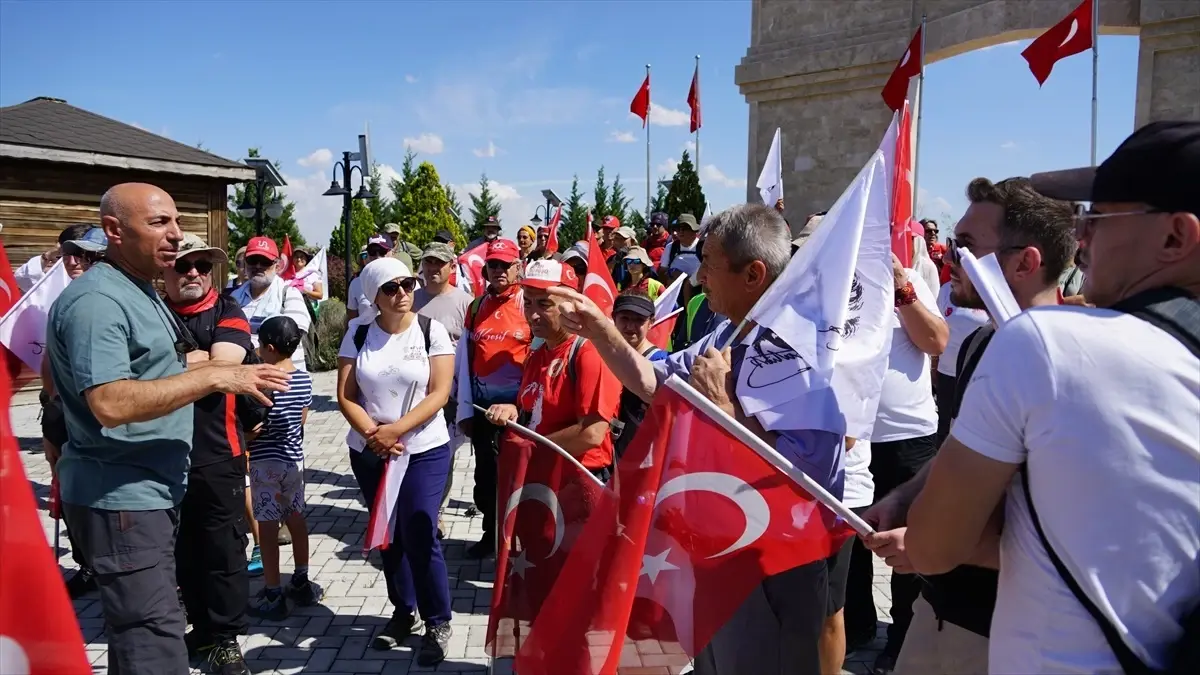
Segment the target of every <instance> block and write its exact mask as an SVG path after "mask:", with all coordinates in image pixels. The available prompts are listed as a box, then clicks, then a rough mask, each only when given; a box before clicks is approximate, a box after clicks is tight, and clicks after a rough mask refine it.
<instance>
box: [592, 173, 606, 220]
mask: <svg viewBox="0 0 1200 675" xmlns="http://www.w3.org/2000/svg"><path fill="white" fill-rule="evenodd" d="M592 204H594V206H592V226H593V227H600V223H602V222H604V216H607V215H608V214H609V211H608V207H609V202H608V186H607V185H605V184H604V167H603V166H601V167H600V170H599V171H597V172H596V188H595V189H594V190H593V191H592Z"/></svg>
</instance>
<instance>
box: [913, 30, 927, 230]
mask: <svg viewBox="0 0 1200 675" xmlns="http://www.w3.org/2000/svg"><path fill="white" fill-rule="evenodd" d="M925 20H926V17H925V15H924V14H922V15H921V74H920V75H918V76H917V132H916V138H915V139H913V149H912V174H913V180H912V190H913V199H912V207H913V217H914V218H915V217H916V216H917V197H918V195H920V194H921V192H920V188H918V187H917V186H918V185H920V182H919V178H920V172H921V162H920V156H921V110H922V109H923V108H924V107H925V97H924V96H922V94H923V93H924V92H923V91H922V90H923V89H924V87H925Z"/></svg>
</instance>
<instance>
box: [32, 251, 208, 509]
mask: <svg viewBox="0 0 1200 675" xmlns="http://www.w3.org/2000/svg"><path fill="white" fill-rule="evenodd" d="M176 338H177V333H176V329H175V324H174V323H173V322H172V321H171V315H170V310H168V309H167V307H166V305H164V304H163V302H162V300H160V299H159V297H158V293H156V292H155V290H154V287H153V286H151V285H150V284H149V283H148V282H145V281H142V280H140V279H135V278H134V277H131V276H129V275H127V274H125V273H124V272H122V271H121V270H118V269H117V268H115V267H113V266H111V265H109V264H108V263H103V262H102V263H97V264H96V265H93V266H92V268H91V269H90V270H88V271H87V272H85V273H84V274H83V275H82V276H80V277H79V278H78V279H76V280H74V281H72V282H71V283H70V285H68V286H67V287H66V289H64V290H63V292H62V294H61V295H59V296H58V299H57V300H56V301H55V302H54V305H53V306H52V307H51V308H50V316H49V318H48V320H47V336H46V341H47V343H48V345H47V348H48V350H49V356H50V375H51V377H53V379H54V386H55V388H56V389H57V391H58V393H59V395H60V396H61V397H62V405H63V413H64V415H65V417H66V424H67V436H68V440H67V442H66V444H64V445H63V448H62V458H61V459H60V460H59V462H58V477H59V481H60V486H61V490H62V499H63V501H64V502H66V503H68V504H76V505H79V506H90V507H92V508H97V509H105V510H109V511H150V510H157V509H168V508H171V507H173V506H176V505H178V504H179V502H180V501H182V500H183V493H184V489H185V487H186V484H187V471H188V453H189V452H190V451H191V448H192V406H191V405H190V404H189V405H185V406H183V407H182V408H179V409H178V410H175V411H174V412H170V413H167V414H166V415H163V416H162V417H159V418H157V419H153V420H148V421H146V422H132V423H130V424H122V425H121V426H118V427H115V428H113V429H105V428H104V427H102V426H101V425H100V422H99V421H98V420H97V419H96V416H95V415H93V414H92V410H91V408H90V407H89V406H88V403H87V399H86V398H85V396H84V392H86V391H87V390H88V389H92V388H93V387H98V386H100V385H103V384H108V383H110V382H116V381H118V380H138V381H143V382H146V381H152V380H159V379H162V378H165V377H170V376H172V375H178V374H180V373H182V372H183V371H184V366H183V357H182V356H181V355H180V354H178V353H177V352H176V351H175V341H176Z"/></svg>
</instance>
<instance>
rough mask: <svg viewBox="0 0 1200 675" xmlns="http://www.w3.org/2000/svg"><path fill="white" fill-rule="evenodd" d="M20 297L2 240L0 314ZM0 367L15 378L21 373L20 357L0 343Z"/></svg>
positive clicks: (18, 287) (0, 249) (0, 248)
mask: <svg viewBox="0 0 1200 675" xmlns="http://www.w3.org/2000/svg"><path fill="white" fill-rule="evenodd" d="M20 299H21V287H20V286H18V285H17V277H16V275H14V274H13V271H12V264H11V263H9V262H8V252H7V251H5V250H4V242H2V241H0V316H4V315H5V314H8V310H10V309H12V307H13V305H15V304H17V300H20ZM0 369H4V370H5V372H6V373H7V374H8V376H9V377H10V378H12V379H16V378H17V375H19V374H20V373H21V359H20V358H18V357H17V355H16V354H13V353H12V352H11V351H9V350H8V348H7V347H5V346H3V345H0Z"/></svg>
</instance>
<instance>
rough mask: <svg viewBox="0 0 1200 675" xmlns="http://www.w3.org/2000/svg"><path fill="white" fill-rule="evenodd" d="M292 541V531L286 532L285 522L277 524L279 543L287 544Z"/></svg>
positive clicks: (281, 544)
mask: <svg viewBox="0 0 1200 675" xmlns="http://www.w3.org/2000/svg"><path fill="white" fill-rule="evenodd" d="M290 543H292V533H291V532H288V528H287V523H280V524H279V545H280V546H287V545H288V544H290Z"/></svg>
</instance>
